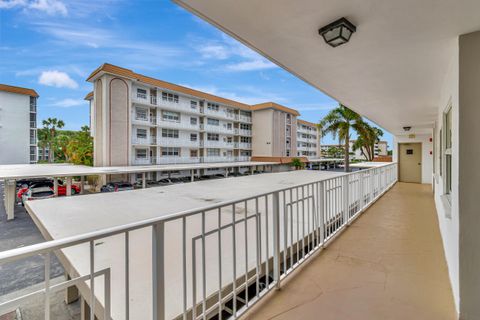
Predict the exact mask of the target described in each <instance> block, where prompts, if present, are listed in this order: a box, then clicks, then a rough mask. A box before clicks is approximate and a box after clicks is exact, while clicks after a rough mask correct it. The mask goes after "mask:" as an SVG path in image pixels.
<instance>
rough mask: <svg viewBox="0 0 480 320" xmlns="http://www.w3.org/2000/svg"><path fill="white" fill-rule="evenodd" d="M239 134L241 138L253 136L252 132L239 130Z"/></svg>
mask: <svg viewBox="0 0 480 320" xmlns="http://www.w3.org/2000/svg"><path fill="white" fill-rule="evenodd" d="M238 134H239V135H240V136H246V137H250V136H251V135H252V130H245V129H238Z"/></svg>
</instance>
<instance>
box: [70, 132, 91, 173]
mask: <svg viewBox="0 0 480 320" xmlns="http://www.w3.org/2000/svg"><path fill="white" fill-rule="evenodd" d="M66 154H67V157H68V159H69V161H70V162H71V163H74V164H83V165H87V166H92V165H93V138H92V136H91V135H90V128H89V127H88V126H83V127H82V128H81V130H80V131H78V132H76V133H75V135H74V136H73V137H72V138H71V140H70V142H69V143H68V145H67V147H66Z"/></svg>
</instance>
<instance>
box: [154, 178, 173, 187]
mask: <svg viewBox="0 0 480 320" xmlns="http://www.w3.org/2000/svg"><path fill="white" fill-rule="evenodd" d="M157 183H158V185H159V186H168V185H170V184H172V180H170V179H168V178H163V179H160V180H158V181H157Z"/></svg>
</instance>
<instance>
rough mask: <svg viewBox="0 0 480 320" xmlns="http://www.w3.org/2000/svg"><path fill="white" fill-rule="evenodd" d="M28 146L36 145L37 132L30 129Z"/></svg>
mask: <svg viewBox="0 0 480 320" xmlns="http://www.w3.org/2000/svg"><path fill="white" fill-rule="evenodd" d="M30 144H37V131H36V130H32V129H30Z"/></svg>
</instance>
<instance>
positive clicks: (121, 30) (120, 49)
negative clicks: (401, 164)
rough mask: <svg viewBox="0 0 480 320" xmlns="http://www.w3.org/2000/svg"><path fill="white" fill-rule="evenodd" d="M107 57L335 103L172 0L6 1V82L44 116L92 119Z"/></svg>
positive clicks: (229, 90)
mask: <svg viewBox="0 0 480 320" xmlns="http://www.w3.org/2000/svg"><path fill="white" fill-rule="evenodd" d="M104 62H108V63H112V64H116V65H119V66H122V67H125V68H129V69H132V70H134V71H136V72H138V73H142V74H145V75H148V76H152V77H155V78H159V79H162V80H166V81H170V82H173V83H177V84H181V85H185V86H189V87H192V88H195V89H199V90H202V91H206V92H209V93H212V94H216V95H219V96H222V97H225V98H230V99H234V100H238V101H241V102H245V103H260V102H265V101H274V102H277V103H280V104H283V105H286V106H288V107H292V108H295V109H297V110H299V111H300V113H301V118H302V119H304V120H308V121H312V122H318V121H319V119H321V118H322V117H323V116H324V115H325V114H326V113H327V112H328V110H330V109H332V108H333V107H335V106H336V105H337V102H336V101H335V100H333V99H331V98H329V97H328V96H326V95H324V94H323V93H321V92H320V91H318V90H317V89H315V88H313V87H311V86H310V85H308V84H306V83H304V82H303V81H301V80H299V79H297V78H295V77H294V76H292V75H290V74H289V73H288V72H286V71H284V70H283V69H281V68H279V67H277V66H276V65H274V64H272V63H270V62H269V61H268V60H266V59H265V58H263V57H261V56H260V55H258V54H257V53H255V52H253V51H252V50H250V49H248V48H246V47H245V46H243V45H242V44H240V43H238V42H237V41H236V40H234V39H232V38H230V37H229V36H227V35H225V34H223V33H222V32H221V31H219V30H217V29H216V28H214V27H212V26H210V25H209V24H207V23H205V22H203V21H202V20H200V19H199V18H197V17H195V16H193V15H192V14H190V13H189V12H187V11H185V10H184V9H182V8H180V7H178V6H177V5H175V4H173V3H172V2H170V1H167V0H136V1H127V0H98V1H91V0H68V1H67V0H65V1H61V0H0V83H5V84H11V85H17V86H23V87H30V88H34V89H35V90H36V91H37V92H38V93H39V94H40V99H39V120H40V121H41V120H42V119H44V118H47V117H57V118H60V119H62V120H64V121H65V123H66V128H68V129H79V128H80V127H81V126H82V125H85V124H88V122H89V118H88V114H89V111H88V104H87V102H86V101H84V100H83V98H84V96H85V95H86V94H87V93H88V92H89V91H91V89H92V86H91V84H90V83H88V82H85V79H86V78H87V76H88V75H89V74H90V72H91V71H93V70H94V69H95V68H97V67H98V66H99V65H101V64H102V63H104ZM384 139H385V140H387V141H389V144H390V145H392V144H391V143H392V137H391V135H390V134H388V133H387V132H386V133H385V135H384ZM323 143H333V140H332V138H331V137H325V138H324V141H323Z"/></svg>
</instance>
